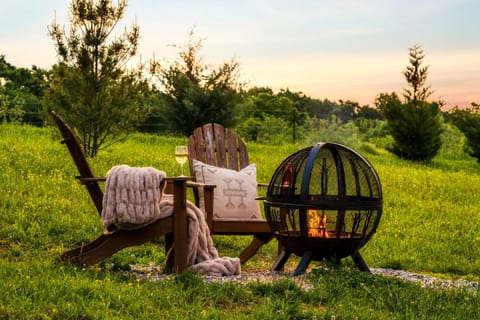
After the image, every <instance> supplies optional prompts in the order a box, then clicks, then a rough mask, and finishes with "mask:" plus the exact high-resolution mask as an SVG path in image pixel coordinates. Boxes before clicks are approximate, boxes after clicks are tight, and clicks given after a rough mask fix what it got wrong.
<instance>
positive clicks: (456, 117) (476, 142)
mask: <svg viewBox="0 0 480 320" xmlns="http://www.w3.org/2000/svg"><path fill="white" fill-rule="evenodd" d="M449 119H450V120H451V121H452V122H453V123H454V124H455V125H456V126H457V127H458V128H459V129H460V131H462V133H463V134H464V135H465V137H466V138H467V152H468V154H470V155H471V156H472V157H475V158H476V159H477V162H479V163H480V104H477V103H472V106H471V107H470V108H466V109H460V108H458V107H455V108H453V109H452V110H451V111H450V112H449Z"/></svg>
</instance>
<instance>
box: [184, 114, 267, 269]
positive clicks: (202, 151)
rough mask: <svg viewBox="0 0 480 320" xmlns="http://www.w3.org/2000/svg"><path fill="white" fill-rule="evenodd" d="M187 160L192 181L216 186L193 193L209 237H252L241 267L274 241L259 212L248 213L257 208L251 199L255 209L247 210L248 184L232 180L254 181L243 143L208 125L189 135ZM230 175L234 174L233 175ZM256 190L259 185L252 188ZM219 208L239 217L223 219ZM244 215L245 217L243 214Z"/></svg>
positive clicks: (219, 128) (222, 129)
mask: <svg viewBox="0 0 480 320" xmlns="http://www.w3.org/2000/svg"><path fill="white" fill-rule="evenodd" d="M188 157H189V164H190V174H191V175H192V177H195V179H196V181H197V182H201V183H205V184H208V185H212V184H214V185H216V187H215V189H213V188H206V189H205V188H203V189H194V198H195V202H196V203H197V205H198V204H199V202H200V201H201V198H202V197H203V196H205V199H204V204H205V211H206V214H207V224H208V226H209V228H210V232H211V234H212V235H252V236H253V239H252V241H251V242H250V244H249V245H248V247H247V248H245V249H244V250H243V251H242V252H241V253H240V255H239V258H240V261H241V263H245V262H246V261H247V260H249V259H250V258H251V257H252V256H254V255H255V254H256V253H257V252H258V250H259V249H260V247H261V246H262V245H265V244H267V243H268V242H269V241H270V240H272V239H273V237H274V235H273V233H272V231H271V230H270V227H269V225H268V223H267V221H266V220H265V219H264V218H261V217H260V215H259V212H256V213H250V212H249V210H250V207H252V208H253V207H254V206H255V205H256V206H257V209H258V208H259V207H258V203H257V202H256V201H257V200H255V199H253V201H254V202H255V205H251V203H250V205H251V206H249V205H248V204H247V203H246V201H247V200H246V199H247V197H248V195H250V194H251V192H252V191H254V190H247V185H249V183H248V181H251V180H249V178H248V177H247V180H248V181H244V180H243V176H241V177H239V176H236V173H235V172H240V173H245V174H247V175H248V174H250V173H252V175H253V174H255V176H254V178H255V181H256V169H255V168H254V167H252V166H253V165H252V164H250V163H249V157H248V152H247V148H246V145H245V143H244V142H243V141H242V140H241V139H240V138H239V137H237V136H236V134H235V133H234V132H233V131H232V130H231V129H228V128H224V127H223V126H222V125H220V124H216V123H209V124H205V125H203V126H202V127H199V128H197V129H195V130H194V131H193V133H192V135H191V136H190V138H189V141H188ZM224 169H225V170H224ZM250 169H251V170H250ZM249 170H250V171H249ZM232 171H234V172H233V174H232ZM258 186H259V184H257V185H255V186H254V188H257V187H258ZM264 186H266V185H264ZM248 187H251V185H249V186H248ZM202 192H203V193H202ZM214 192H215V194H216V196H215V208H214V203H213V200H210V199H213V198H214V197H213V196H212V195H211V193H214ZM255 192H256V190H255ZM222 196H224V198H225V201H224V202H223V203H222V200H221V199H219V197H220V198H221V197H222ZM218 200H220V201H218ZM250 200H252V199H250ZM222 208H223V209H226V208H228V209H234V210H236V212H238V213H239V214H240V215H239V216H228V215H227V216H225V214H224V213H222V212H221V211H222ZM237 209H238V210H237ZM243 209H244V210H243ZM223 211H229V210H223ZM244 211H245V212H247V213H246V214H245V212H244ZM252 212H253V211H252Z"/></svg>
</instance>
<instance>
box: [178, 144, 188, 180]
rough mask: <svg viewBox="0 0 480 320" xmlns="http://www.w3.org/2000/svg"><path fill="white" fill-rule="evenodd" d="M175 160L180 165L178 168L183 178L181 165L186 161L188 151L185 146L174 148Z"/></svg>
mask: <svg viewBox="0 0 480 320" xmlns="http://www.w3.org/2000/svg"><path fill="white" fill-rule="evenodd" d="M175 160H177V162H178V163H179V164H180V168H181V171H182V174H181V175H182V176H183V165H184V164H185V163H186V162H187V160H188V149H187V147H186V146H176V147H175Z"/></svg>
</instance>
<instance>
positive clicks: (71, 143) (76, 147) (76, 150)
mask: <svg viewBox="0 0 480 320" xmlns="http://www.w3.org/2000/svg"><path fill="white" fill-rule="evenodd" d="M51 114H52V116H53V119H54V120H55V123H56V124H57V126H58V129H59V131H60V133H61V135H62V137H63V140H62V141H61V142H62V143H63V144H65V145H66V146H67V148H68V151H69V152H70V155H71V156H72V159H73V161H74V163H75V165H76V167H77V170H78V173H79V174H80V176H79V179H80V181H81V179H91V178H97V177H96V176H95V175H94V173H93V170H92V168H90V165H89V164H88V161H87V156H86V155H85V153H84V152H83V149H82V147H81V146H80V142H79V141H78V139H77V137H76V135H75V133H74V132H73V130H72V128H70V127H69V126H68V125H67V124H66V123H65V122H64V120H63V118H62V117H61V116H60V115H58V114H57V113H55V112H53V111H52V112H51ZM85 186H86V187H87V190H88V193H89V194H90V197H91V198H92V200H93V203H94V204H95V208H96V209H97V211H98V215H101V213H102V208H103V204H102V201H103V191H102V189H101V188H100V186H99V185H98V183H87V184H85Z"/></svg>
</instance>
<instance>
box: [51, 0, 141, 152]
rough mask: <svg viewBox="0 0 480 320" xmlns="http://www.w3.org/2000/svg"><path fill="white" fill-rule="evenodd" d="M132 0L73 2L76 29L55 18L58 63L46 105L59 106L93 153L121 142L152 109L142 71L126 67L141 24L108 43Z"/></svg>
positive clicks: (73, 25)
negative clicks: (128, 0)
mask: <svg viewBox="0 0 480 320" xmlns="http://www.w3.org/2000/svg"><path fill="white" fill-rule="evenodd" d="M126 7H127V1H126V0H119V1H118V2H117V5H116V6H114V5H113V4H112V1H111V0H72V3H71V4H70V15H69V16H70V24H71V25H70V30H69V32H67V31H65V29H64V28H63V27H61V26H60V25H59V24H57V23H56V21H54V22H53V23H52V25H51V26H50V28H49V33H50V36H51V38H52V39H53V40H54V42H55V47H56V50H57V55H58V58H59V62H58V64H56V65H55V66H54V67H53V68H52V77H51V79H50V82H49V88H48V89H47V92H46V108H47V110H46V111H48V110H52V109H55V110H56V111H58V112H59V113H60V114H61V115H62V116H63V117H64V118H65V120H66V121H67V122H68V123H69V124H71V125H72V126H73V127H74V128H76V129H77V131H78V132H79V135H80V137H81V139H82V140H83V147H84V150H85V152H86V154H87V155H89V156H95V155H96V154H97V152H98V150H99V149H100V148H105V147H107V146H109V145H111V144H113V143H115V142H118V141H120V140H121V139H123V138H124V137H125V135H126V134H128V133H129V132H132V131H133V130H134V129H135V128H136V125H137V124H138V123H139V122H140V121H141V120H143V118H144V117H145V116H146V114H147V113H148V112H147V111H148V107H147V106H145V105H144V103H143V101H142V100H143V99H144V97H145V94H146V93H147V92H148V90H149V88H148V86H147V84H146V82H145V81H143V80H142V77H141V72H140V69H138V70H133V71H130V70H128V69H127V67H126V65H127V63H128V61H129V60H130V59H131V58H132V57H134V56H135V54H136V50H137V46H138V40H139V38H140V33H139V27H138V26H137V25H133V26H132V28H131V29H130V30H127V29H125V31H124V33H123V34H121V35H120V36H118V37H117V38H115V39H113V40H112V41H110V42H108V39H109V38H110V37H112V36H113V34H112V32H113V29H114V28H115V26H116V25H117V24H118V22H119V21H120V20H121V19H122V17H123V14H124V12H125V9H126Z"/></svg>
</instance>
